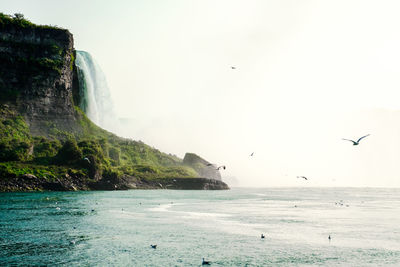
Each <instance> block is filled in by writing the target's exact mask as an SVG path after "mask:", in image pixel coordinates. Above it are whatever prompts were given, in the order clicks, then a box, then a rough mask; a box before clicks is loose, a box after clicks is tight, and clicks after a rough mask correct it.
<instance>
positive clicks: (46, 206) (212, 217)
mask: <svg viewBox="0 0 400 267" xmlns="http://www.w3.org/2000/svg"><path fill="white" fill-rule="evenodd" d="M261 233H264V234H265V235H266V238H265V239H261V238H260V235H261ZM329 235H330V236H331V237H332V239H331V241H329V240H328V236H329ZM150 244H157V245H158V246H157V249H152V248H151V247H150ZM203 257H205V258H206V259H207V260H210V261H211V262H212V266H400V189H376V188H367V189H356V188H261V189H249V188H241V189H232V190H229V191H175V190H131V191H112V192H42V193H1V194H0V265H1V266H2V265H66V266H67V265H68V266H71V265H74V266H93V265H96V266H106V265H113V266H200V265H201V259H202V258H203Z"/></svg>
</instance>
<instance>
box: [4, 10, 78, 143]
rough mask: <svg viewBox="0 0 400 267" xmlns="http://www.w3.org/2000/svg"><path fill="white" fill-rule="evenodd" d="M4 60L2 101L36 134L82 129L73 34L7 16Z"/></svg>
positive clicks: (5, 17) (5, 18)
mask: <svg viewBox="0 0 400 267" xmlns="http://www.w3.org/2000/svg"><path fill="white" fill-rule="evenodd" d="M0 61H1V62H2V64H0V102H1V103H7V105H8V108H9V109H10V110H12V111H15V112H18V114H20V115H22V116H23V117H24V118H25V121H26V122H27V123H28V126H29V128H30V131H31V133H32V134H33V135H45V136H47V135H48V133H49V128H50V127H53V128H57V129H59V130H61V131H76V130H79V127H78V118H77V114H76V111H75V109H74V104H73V97H72V96H73V93H72V91H73V88H74V81H75V82H76V79H74V78H75V77H74V73H75V72H74V71H75V68H74V45H73V37H72V34H71V33H69V32H68V31H67V30H64V29H58V28H52V27H46V26H36V25H34V24H31V23H29V22H28V21H26V20H24V19H23V18H20V19H14V20H10V19H9V18H7V16H5V15H2V18H1V20H0ZM75 87H76V86H75Z"/></svg>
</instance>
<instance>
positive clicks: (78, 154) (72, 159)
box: [56, 139, 82, 165]
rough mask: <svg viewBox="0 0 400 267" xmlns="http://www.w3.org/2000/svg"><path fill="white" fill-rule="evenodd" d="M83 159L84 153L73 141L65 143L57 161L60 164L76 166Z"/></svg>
mask: <svg viewBox="0 0 400 267" xmlns="http://www.w3.org/2000/svg"><path fill="white" fill-rule="evenodd" d="M81 159H82V151H81V150H80V148H79V147H78V145H77V144H76V141H75V140H73V139H70V140H67V141H65V143H64V145H63V146H62V147H61V149H60V150H59V151H58V153H57V156H56V161H57V163H58V164H64V165H67V164H74V163H76V162H78V161H79V160H81Z"/></svg>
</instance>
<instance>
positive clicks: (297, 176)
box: [297, 176, 308, 180]
mask: <svg viewBox="0 0 400 267" xmlns="http://www.w3.org/2000/svg"><path fill="white" fill-rule="evenodd" d="M297 178H303V179H305V180H308V178H307V177H305V176H297Z"/></svg>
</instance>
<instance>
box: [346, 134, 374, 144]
mask: <svg viewBox="0 0 400 267" xmlns="http://www.w3.org/2000/svg"><path fill="white" fill-rule="evenodd" d="M367 136H369V134H367V135H364V136H362V137H360V138H358V140H357V141H353V140H350V139H344V138H342V140H346V141H350V142H353V146H358V145H359V144H360V141H361V139H363V138H365V137H367Z"/></svg>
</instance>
